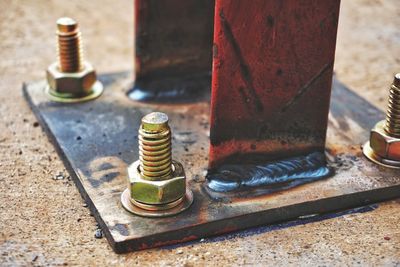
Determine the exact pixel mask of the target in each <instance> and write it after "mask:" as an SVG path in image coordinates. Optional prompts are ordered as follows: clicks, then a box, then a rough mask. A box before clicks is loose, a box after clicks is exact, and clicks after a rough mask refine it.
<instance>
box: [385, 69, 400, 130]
mask: <svg viewBox="0 0 400 267" xmlns="http://www.w3.org/2000/svg"><path fill="white" fill-rule="evenodd" d="M398 76H400V75H398V74H397V75H396V76H395V82H393V84H392V86H391V87H390V91H389V92H390V94H389V104H388V108H387V112H386V124H385V131H386V132H387V133H388V134H389V135H391V136H393V137H400V87H398V86H396V85H397V84H398V82H397V81H396V79H398V78H399V77H398Z"/></svg>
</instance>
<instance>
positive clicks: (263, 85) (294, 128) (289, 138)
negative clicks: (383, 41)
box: [209, 0, 340, 171]
mask: <svg viewBox="0 0 400 267" xmlns="http://www.w3.org/2000/svg"><path fill="white" fill-rule="evenodd" d="M339 5H340V0H332V1H319V0H305V1H297V0H284V1H275V0H252V1H242V0H231V1H224V0H216V6H215V28H214V49H213V53H214V54H213V73H212V76H213V77H212V99H211V133H210V142H211V147H210V161H209V168H210V170H211V171H212V170H215V169H216V168H218V167H220V166H221V165H224V164H237V163H256V164H260V163H265V162H267V161H269V160H276V159H282V158H288V157H293V156H298V155H305V154H309V153H313V152H323V151H324V146H325V136H326V129H327V122H328V111H329V102H330V94H331V85H332V72H333V63H334V55H335V43H336V33H337V24H338V15H339Z"/></svg>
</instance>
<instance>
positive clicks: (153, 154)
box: [139, 124, 172, 180]
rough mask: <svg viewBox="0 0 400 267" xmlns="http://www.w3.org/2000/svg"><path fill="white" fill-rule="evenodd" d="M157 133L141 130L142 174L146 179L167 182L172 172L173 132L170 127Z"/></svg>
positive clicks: (142, 128) (163, 128) (140, 153)
mask: <svg viewBox="0 0 400 267" xmlns="http://www.w3.org/2000/svg"><path fill="white" fill-rule="evenodd" d="M160 128H161V129H158V130H156V131H148V130H146V129H144V127H143V124H142V125H141V127H140V129H139V161H140V167H139V168H140V172H141V174H142V176H143V177H144V178H145V179H149V180H165V179H168V178H169V177H170V175H171V172H172V157H171V131H170V128H169V126H168V125H166V127H160Z"/></svg>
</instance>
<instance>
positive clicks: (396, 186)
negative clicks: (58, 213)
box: [24, 73, 400, 253]
mask: <svg viewBox="0 0 400 267" xmlns="http://www.w3.org/2000/svg"><path fill="white" fill-rule="evenodd" d="M130 79H131V78H130V77H129V75H128V74H127V73H121V74H112V75H103V76H101V77H100V80H101V81H102V83H103V84H104V87H105V90H104V93H103V95H102V96H100V97H99V98H98V99H96V100H94V101H89V102H85V103H75V104H65V103H55V102H51V101H49V99H48V97H47V95H46V93H45V87H46V83H45V82H44V81H42V82H37V83H32V84H27V85H25V86H24V94H25V96H26V98H27V100H28V102H29V103H30V105H31V107H32V109H33V111H34V113H35V114H36V116H37V118H38V119H39V121H40V123H41V125H42V126H43V128H44V129H45V130H46V131H47V134H48V136H49V137H50V139H51V141H52V142H53V143H54V145H55V147H56V148H57V150H58V152H59V154H60V155H61V157H62V159H63V161H64V163H65V165H66V167H67V169H68V170H69V172H70V174H71V176H72V177H73V178H74V181H75V182H76V185H77V187H78V188H79V191H80V193H81V194H82V196H83V197H84V199H85V200H86V202H87V203H88V205H89V207H90V209H91V211H92V212H93V214H94V216H95V218H96V220H97V221H98V222H99V224H100V226H101V228H102V229H103V231H104V233H105V236H106V237H107V239H108V240H109V242H110V244H111V246H112V247H113V249H114V250H115V251H116V252H118V253H123V252H128V251H134V250H140V249H146V248H151V247H157V246H163V245H168V244H175V243H179V242H185V241H189V240H194V239H199V238H202V237H206V236H212V235H218V234H223V233H227V232H231V231H236V230H240V229H244V228H249V227H253V226H258V225H262V224H271V223H276V222H280V221H284V220H291V219H295V218H298V217H299V216H305V215H309V214H320V213H326V212H331V211H336V210H340V209H347V208H352V207H356V206H361V205H366V204H368V203H373V202H377V201H383V200H387V199H391V198H395V197H400V170H394V169H389V168H384V167H382V166H379V165H376V164H374V163H372V162H371V161H369V160H367V159H366V158H365V157H364V156H363V154H362V150H361V144H363V143H365V142H366V141H367V140H368V136H369V131H370V129H371V128H372V127H373V126H374V124H375V123H376V122H377V121H379V120H382V119H383V118H384V114H382V112H380V111H379V110H377V109H376V108H374V107H373V106H372V105H370V104H369V103H367V102H366V101H365V100H363V99H361V98H360V97H359V96H357V95H355V94H354V93H352V92H351V91H349V90H348V89H346V88H345V87H343V86H342V85H341V84H339V83H337V82H335V83H334V89H333V92H332V94H333V95H332V103H331V110H330V116H329V128H328V137H327V155H328V159H329V161H330V165H331V166H332V167H333V168H334V169H335V172H336V174H335V175H334V176H332V177H330V178H327V179H324V180H319V181H315V182H312V183H307V184H303V185H300V186H293V187H291V186H288V185H282V186H280V187H279V186H278V187H276V186H275V187H274V188H273V189H272V190H266V189H265V188H259V189H253V190H251V191H244V192H240V193H237V194H232V193H230V194H221V193H219V194H213V193H212V192H210V190H205V189H204V184H205V183H204V182H205V174H206V168H207V161H208V158H207V153H208V148H209V146H208V131H209V124H208V121H209V103H208V101H203V102H198V103H191V104H182V103H180V104H167V105H161V104H144V103H138V102H134V101H132V100H131V99H129V98H128V97H127V96H126V92H124V90H122V88H123V86H124V85H125V84H128V83H129V81H130ZM151 111H161V112H165V113H167V114H168V115H169V117H170V122H171V128H172V132H173V155H174V158H176V159H177V160H179V161H180V162H181V163H182V164H183V165H184V167H185V172H186V174H187V177H188V186H189V187H190V188H191V189H192V190H193V195H194V202H193V205H192V206H191V207H190V208H189V209H188V210H186V211H183V212H182V213H179V214H177V215H174V216H171V217H166V218H144V217H140V216H136V215H133V214H132V213H130V212H128V211H126V210H125V209H124V208H123V207H122V205H121V201H120V198H121V194H122V192H123V191H124V190H125V189H126V186H127V166H128V164H130V163H132V162H133V161H135V160H136V159H137V156H138V151H137V130H138V127H139V124H140V119H141V117H142V116H143V115H144V114H147V113H149V112H151ZM262 190H266V191H265V192H269V194H267V195H265V194H260V192H261V191H262Z"/></svg>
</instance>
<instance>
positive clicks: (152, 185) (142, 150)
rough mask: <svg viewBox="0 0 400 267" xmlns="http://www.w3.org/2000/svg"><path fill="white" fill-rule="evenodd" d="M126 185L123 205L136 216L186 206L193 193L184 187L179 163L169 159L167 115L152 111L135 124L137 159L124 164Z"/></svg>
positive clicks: (157, 214)
mask: <svg viewBox="0 0 400 267" xmlns="http://www.w3.org/2000/svg"><path fill="white" fill-rule="evenodd" d="M128 181H129V187H128V189H126V190H125V191H124V192H123V193H122V195H121V202H122V205H123V207H124V208H125V209H126V210H128V211H130V212H132V213H134V214H136V215H140V216H146V217H164V216H170V215H175V214H177V213H179V212H182V211H184V210H186V209H187V208H189V207H190V205H191V204H192V202H193V195H192V192H191V191H190V189H188V188H187V186H186V175H185V172H184V169H183V167H182V165H181V164H180V163H179V162H177V161H174V160H172V153H171V129H170V127H169V125H168V116H167V115H166V114H164V113H161V112H153V113H150V114H147V115H146V116H144V117H143V118H142V121H141V125H140V127H139V160H137V161H135V162H134V163H132V164H131V165H130V166H129V167H128Z"/></svg>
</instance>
